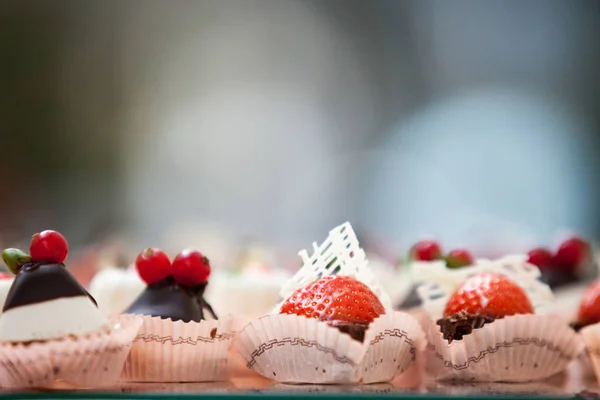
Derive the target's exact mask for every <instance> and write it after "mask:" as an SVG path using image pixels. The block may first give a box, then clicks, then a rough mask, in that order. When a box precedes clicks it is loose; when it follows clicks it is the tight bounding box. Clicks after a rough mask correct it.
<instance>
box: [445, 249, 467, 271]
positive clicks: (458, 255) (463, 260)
mask: <svg viewBox="0 0 600 400" xmlns="http://www.w3.org/2000/svg"><path fill="white" fill-rule="evenodd" d="M472 264H473V256H472V255H471V253H469V252H468V251H467V250H464V249H456V250H452V251H451V252H450V253H448V255H447V256H446V265H447V266H448V268H460V267H466V266H468V265H472Z"/></svg>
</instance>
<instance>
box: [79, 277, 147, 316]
mask: <svg viewBox="0 0 600 400" xmlns="http://www.w3.org/2000/svg"><path fill="white" fill-rule="evenodd" d="M144 289H146V284H145V283H144V282H143V281H142V280H141V279H140V277H139V276H138V274H137V272H135V271H131V270H123V269H118V268H106V269H103V270H102V271H100V272H98V273H97V274H96V275H95V276H94V278H93V279H92V281H91V282H90V293H91V295H92V296H94V298H95V299H96V301H97V302H98V307H99V308H100V311H102V312H103V313H104V314H105V315H113V314H120V313H122V312H123V311H124V310H125V309H127V307H129V306H130V305H131V303H133V302H134V300H135V299H136V298H137V297H138V296H139V295H140V294H141V293H142V292H143V291H144Z"/></svg>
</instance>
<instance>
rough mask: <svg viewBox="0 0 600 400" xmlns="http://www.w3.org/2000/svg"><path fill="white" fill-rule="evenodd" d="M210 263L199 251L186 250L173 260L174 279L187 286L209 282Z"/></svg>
mask: <svg viewBox="0 0 600 400" xmlns="http://www.w3.org/2000/svg"><path fill="white" fill-rule="evenodd" d="M209 276H210V262H209V261H208V258H206V257H205V256H203V255H202V253H200V252H199V251H198V250H192V249H186V250H184V251H182V252H181V253H179V254H178V255H177V257H175V260H173V278H175V280H176V281H177V282H179V283H180V284H182V285H185V286H195V285H198V284H200V283H204V282H207V281H208V277H209Z"/></svg>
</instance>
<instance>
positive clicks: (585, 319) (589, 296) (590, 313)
mask: <svg viewBox="0 0 600 400" xmlns="http://www.w3.org/2000/svg"><path fill="white" fill-rule="evenodd" d="M597 322H600V279H598V280H596V281H594V283H592V284H591V285H590V286H589V287H588V288H587V289H586V291H585V292H584V294H583V297H582V299H581V303H580V305H579V312H578V313H577V323H578V325H579V326H586V325H591V324H595V323H597Z"/></svg>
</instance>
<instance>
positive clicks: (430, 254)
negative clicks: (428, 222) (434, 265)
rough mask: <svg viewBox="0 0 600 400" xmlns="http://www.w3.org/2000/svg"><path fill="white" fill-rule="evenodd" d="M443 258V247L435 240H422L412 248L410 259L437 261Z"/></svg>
mask: <svg viewBox="0 0 600 400" xmlns="http://www.w3.org/2000/svg"><path fill="white" fill-rule="evenodd" d="M441 258H442V248H441V246H440V244H439V243H438V242H435V241H433V240H422V241H420V242H418V243H416V244H415V245H414V246H413V247H411V249H410V253H409V259H411V260H416V261H435V260H439V259H441Z"/></svg>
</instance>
